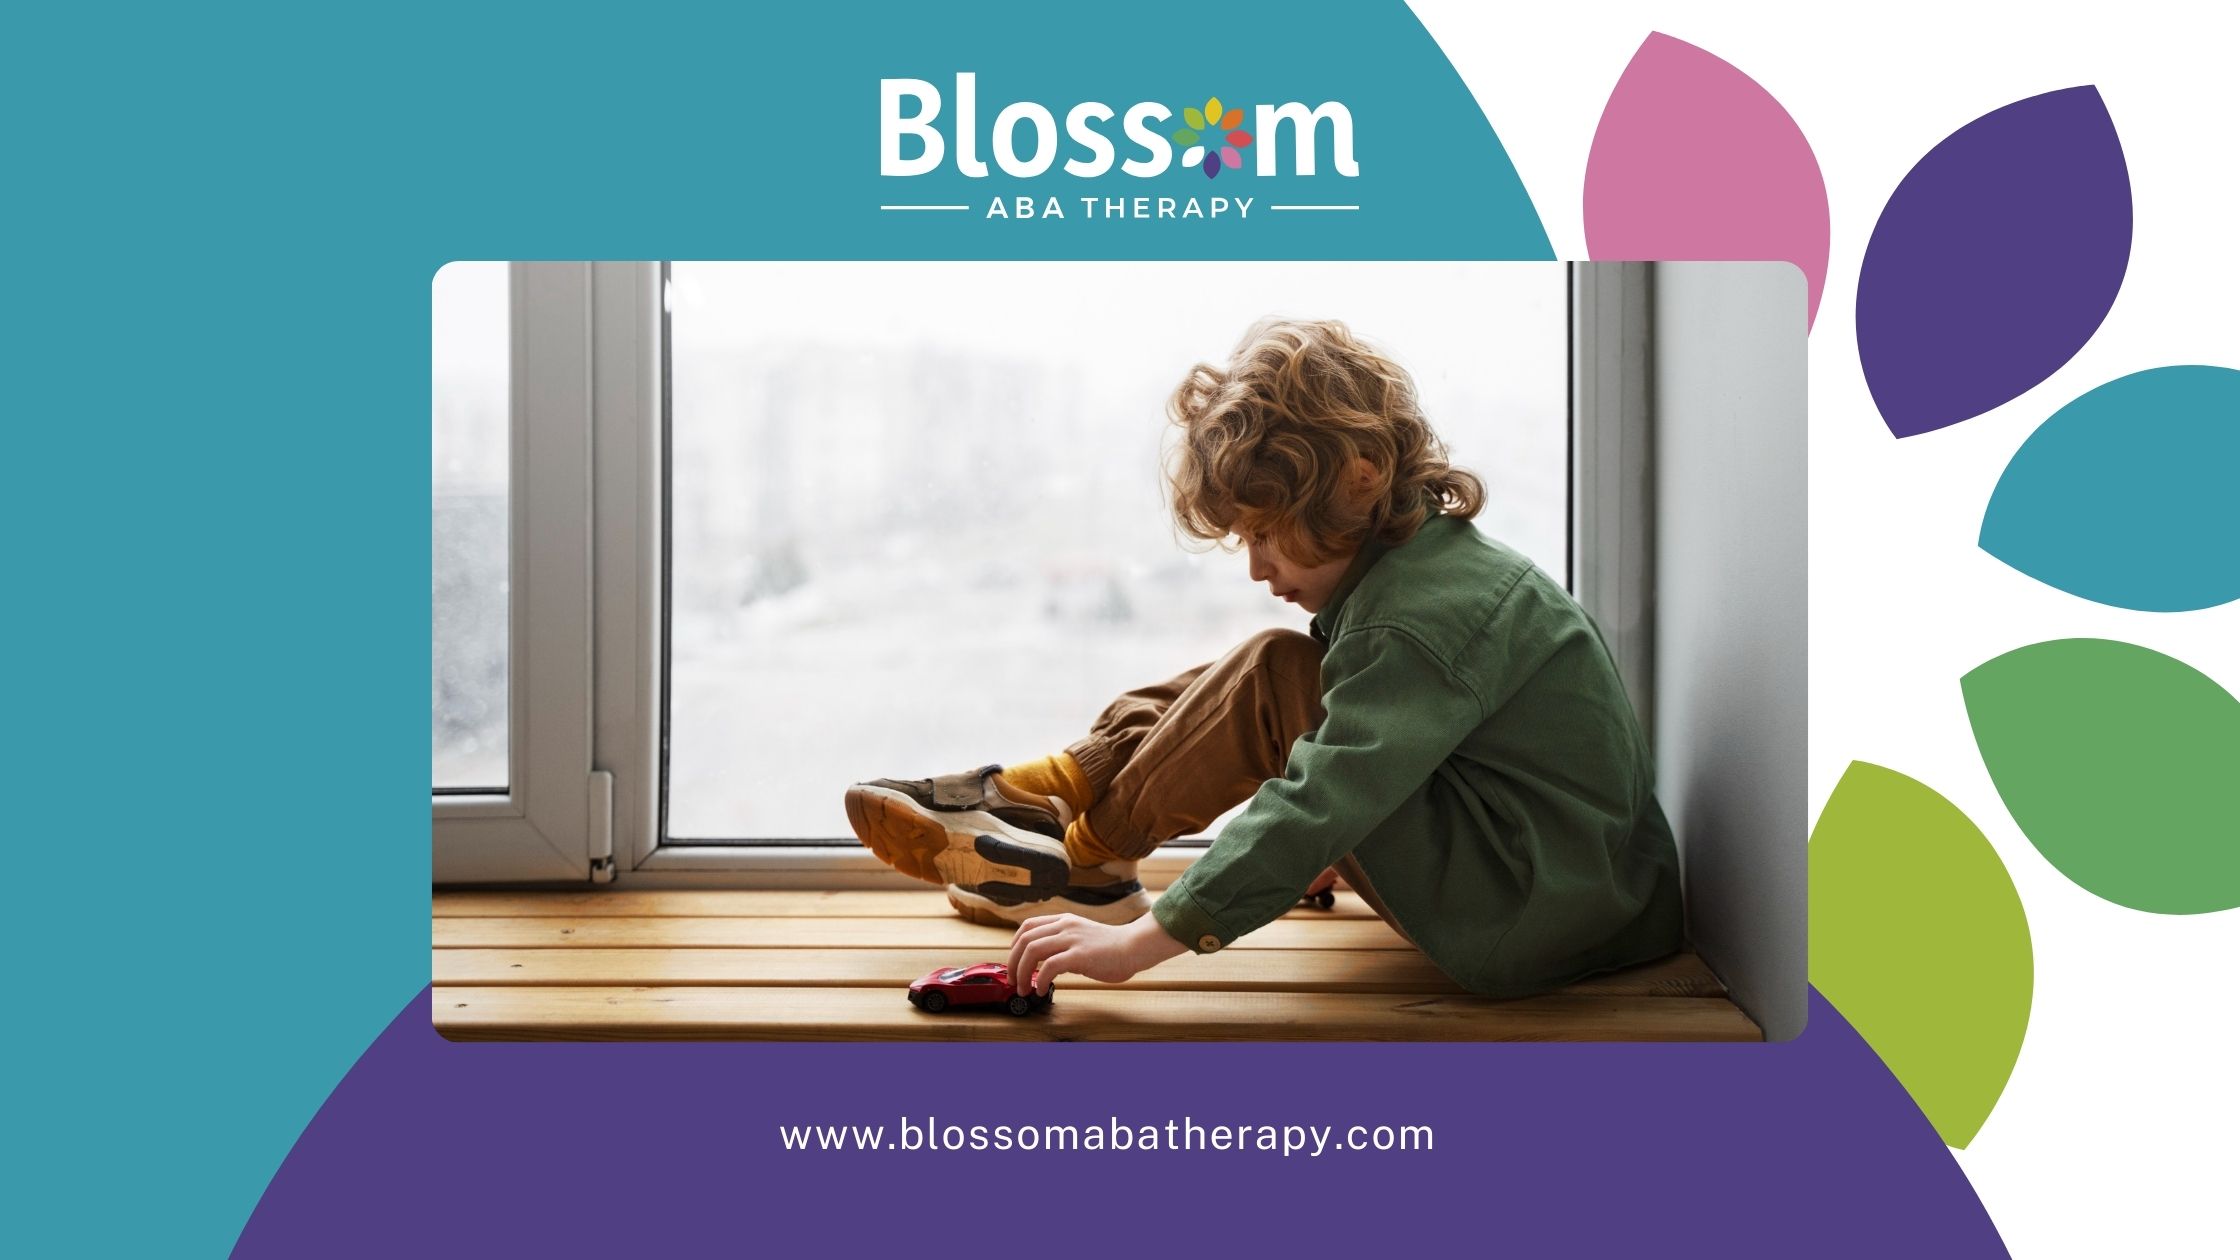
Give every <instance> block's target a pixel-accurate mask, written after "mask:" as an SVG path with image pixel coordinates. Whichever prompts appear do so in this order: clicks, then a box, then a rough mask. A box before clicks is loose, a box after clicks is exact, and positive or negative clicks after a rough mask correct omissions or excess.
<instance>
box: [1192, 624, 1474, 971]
mask: <svg viewBox="0 0 2240 1260" xmlns="http://www.w3.org/2000/svg"><path fill="white" fill-rule="evenodd" d="M1323 677H1324V679H1325V681H1326V682H1327V683H1328V684H1329V691H1328V692H1327V693H1326V694H1325V695H1324V697H1323V708H1324V717H1323V721H1322V725H1321V726H1320V727H1318V728H1317V729H1315V730H1314V731H1311V732H1309V733H1308V734H1306V735H1304V736H1302V737H1300V739H1299V740H1298V742H1296V743H1295V744H1293V745H1292V747H1291V756H1290V759H1289V761H1288V762H1287V763H1286V764H1285V766H1284V773H1283V777H1282V778H1280V779H1270V780H1268V781H1267V782H1265V783H1263V784H1261V785H1260V790H1259V791H1258V792H1257V793H1255V794H1254V795H1253V797H1252V800H1251V802H1250V803H1249V804H1248V805H1247V806H1246V807H1245V810H1244V812H1243V813H1241V814H1239V815H1238V816H1237V818H1236V820H1235V821H1234V822H1232V823H1230V824H1229V826H1228V827H1227V828H1225V829H1224V830H1223V831H1222V833H1221V835H1220V837H1219V839H1217V840H1216V841H1215V843H1214V845H1213V847H1212V848H1211V849H1209V850H1208V851H1207V852H1206V854H1205V856H1203V857H1201V858H1199V859H1198V860H1197V861H1196V862H1193V863H1191V865H1190V868H1189V869H1188V870H1186V871H1184V872H1183V874H1182V875H1181V877H1180V878H1178V879H1176V880H1175V882H1174V884H1173V885H1172V886H1170V887H1169V888H1168V889H1167V890H1166V892H1164V893H1163V894H1161V895H1160V897H1159V900H1158V901H1157V903H1155V904H1154V905H1153V906H1152V914H1153V916H1155V917H1156V918H1157V919H1158V920H1159V922H1160V924H1161V925H1162V926H1164V927H1165V928H1166V930H1167V933H1168V935H1170V936H1172V937H1174V938H1175V940H1176V941H1178V942H1180V943H1181V944H1182V945H1184V946H1185V947H1187V948H1189V949H1193V950H1196V951H1198V952H1200V953H1206V952H1210V951H1212V950H1216V949H1220V948H1221V947H1223V946H1225V945H1227V944H1228V943H1229V942H1231V941H1233V940H1235V939H1236V938H1237V937H1240V936H1243V935H1244V934H1246V933H1247V932H1250V931H1252V930H1254V929H1255V928H1258V927H1260V926H1261V925H1262V924H1265V923H1267V922H1269V921H1270V920H1272V919H1274V918H1275V917H1276V916H1278V915H1280V914H1282V913H1283V912H1284V911H1286V910H1288V909H1290V908H1291V906H1292V905H1293V903H1295V902H1297V901H1298V899H1299V894H1300V892H1301V890H1303V889H1305V888H1306V887H1308V885H1309V884H1311V883H1312V882H1313V880H1314V878H1315V877H1316V876H1317V875H1318V874H1320V873H1321V872H1322V870H1323V869H1324V868H1325V867H1328V866H1330V865H1332V864H1333V863H1335V862H1336V861H1337V860H1338V859H1340V858H1342V857H1344V856H1345V855H1347V854H1349V853H1351V852H1353V850H1354V849H1355V847H1356V846H1358V845H1359V844H1360V843H1361V840H1362V838H1363V837H1364V836H1366V835H1368V834H1369V832H1370V831H1371V830H1372V829H1374V828H1375V827H1376V825H1377V824H1378V823H1381V822H1383V821H1384V820H1385V819H1386V818H1388V817H1390V816H1391V814H1392V811H1393V810H1395V809H1397V808H1399V806H1400V803H1401V802H1402V801H1403V800H1405V799H1407V797H1408V796H1409V795H1410V794H1412V793H1414V792H1416V791H1418V790H1420V789H1421V788H1422V787H1423V785H1424V783H1425V782H1427V781H1428V780H1429V779H1430V778H1431V776H1432V774H1433V773H1434V772H1435V771H1436V770H1437V769H1438V767H1439V764H1440V763H1441V762H1443V761H1445V760H1446V759H1447V758H1448V757H1450V756H1452V755H1453V753H1454V750H1455V748H1456V746H1457V745H1459V744H1460V743H1461V742H1462V741H1463V739H1465V738H1466V737H1467V736H1468V735H1469V734H1470V732H1471V731H1473V730H1475V729H1476V728H1477V726H1478V725H1479V724H1480V723H1481V722H1483V721H1484V720H1485V716H1486V713H1487V709H1486V706H1485V705H1484V704H1483V703H1482V701H1481V700H1480V698H1479V694H1478V692H1477V691H1476V690H1475V689H1473V688H1472V687H1471V685H1470V684H1469V683H1468V682H1467V681H1466V680H1465V679H1462V678H1459V677H1457V676H1456V675H1455V674H1454V673H1453V672H1451V671H1450V670H1448V669H1447V668H1446V666H1445V665H1443V664H1442V663H1441V662H1440V661H1439V660H1438V659H1436V658H1435V657H1433V656H1432V654H1431V653H1430V652H1429V651H1428V650H1427V649H1425V648H1424V647H1423V645H1422V643H1421V641H1420V640H1418V639H1417V638H1416V637H1415V636H1414V635H1412V634H1410V633H1408V632H1407V631H1405V630H1401V629H1398V628H1395V627H1389V626H1366V627H1361V628H1359V629H1356V630H1353V631H1351V632H1349V633H1346V634H1343V635H1341V636H1339V638H1338V639H1337V640H1336V641H1335V642H1333V643H1332V644H1331V645H1330V648H1329V651H1328V653H1327V655H1325V657H1324V658H1323Z"/></svg>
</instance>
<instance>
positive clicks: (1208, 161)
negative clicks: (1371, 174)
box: [879, 71, 1361, 220]
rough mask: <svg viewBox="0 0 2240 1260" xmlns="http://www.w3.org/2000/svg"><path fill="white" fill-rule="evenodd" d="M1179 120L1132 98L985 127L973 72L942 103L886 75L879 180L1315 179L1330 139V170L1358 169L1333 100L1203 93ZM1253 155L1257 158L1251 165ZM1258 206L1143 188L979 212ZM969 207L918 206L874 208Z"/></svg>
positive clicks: (1227, 212)
mask: <svg viewBox="0 0 2240 1260" xmlns="http://www.w3.org/2000/svg"><path fill="white" fill-rule="evenodd" d="M1180 115H1181V116H1180V119H1179V122H1180V124H1181V125H1179V126H1175V127H1173V128H1172V129H1171V130H1170V129H1168V128H1167V127H1166V126H1164V124H1169V123H1173V122H1176V121H1178V120H1177V118H1176V111H1175V110H1172V109H1170V108H1169V107H1168V106H1166V105H1165V104H1163V103H1161V102H1158V101H1138V102H1136V103H1134V104H1132V105H1129V106H1127V107H1126V108H1125V109H1115V108H1114V107H1113V106H1111V105H1109V104H1107V103H1105V102H1103V101H1093V100H1092V101H1082V102H1080V103H1078V104H1075V105H1073V106H1071V107H1070V108H1067V109H1066V111H1065V114H1064V121H1063V126H1062V128H1061V125H1060V120H1059V115H1058V113H1057V112H1056V111H1055V110H1053V109H1052V108H1050V107H1049V106H1047V105H1044V104H1041V103H1040V102H1037V101H1015V102H1012V103H1011V104H1008V105H1005V106H1004V107H1003V108H1002V109H1000V110H998V111H997V112H996V114H995V117H994V120H993V121H992V122H991V123H989V124H987V126H986V127H985V129H984V130H983V127H982V125H981V123H980V104H979V76H978V75H976V74H974V73H973V72H971V71H963V72H960V73H958V74H957V75H956V76H955V78H954V80H953V82H952V84H951V91H950V93H949V94H948V96H947V97H946V98H945V97H944V95H943V93H942V91H941V89H940V87H938V86H936V85H935V84H933V83H932V82H930V81H928V80H925V79H881V80H880V81H879V174H880V175H881V176H882V177H888V178H895V179H909V178H913V177H916V176H922V175H932V174H936V173H952V174H955V175H961V176H963V177H965V178H967V179H989V178H994V177H997V176H999V175H1000V176H1004V177H1008V178H1010V179H1015V180H1034V179H1042V178H1045V177H1051V176H1055V175H1061V174H1062V175H1069V176H1072V177H1074V178H1076V179H1098V178H1101V177H1104V176H1107V175H1110V174H1112V173H1114V172H1115V171H1116V170H1117V171H1118V173H1120V174H1123V175H1128V176H1132V177H1134V178H1136V179H1141V180H1146V181H1149V180H1156V179H1159V178H1161V177H1164V176H1169V175H1171V174H1173V173H1176V172H1187V173H1189V174H1192V175H1198V176H1201V177H1202V178H1204V179H1207V180H1211V179H1214V178H1215V177H1217V176H1219V175H1222V174H1224V173H1230V174H1232V175H1241V174H1246V173H1251V174H1256V175H1261V176H1275V175H1282V174H1287V173H1288V174H1290V175H1294V176H1313V175H1316V174H1318V173H1319V166H1318V160H1319V158H1320V155H1321V150H1322V147H1323V145H1324V143H1325V142H1324V140H1323V137H1324V136H1327V137H1328V140H1327V146H1328V156H1329V173H1331V174H1334V175H1337V176H1340V177H1343V178H1349V179H1350V178H1353V177H1355V176H1358V175H1359V174H1360V173H1361V167H1360V164H1359V163H1358V162H1357V161H1356V160H1355V159H1354V152H1353V113H1352V111H1351V110H1349V109H1347V108H1346V106H1345V105H1344V104H1343V103H1341V102H1338V101H1323V102H1321V103H1320V104H1317V105H1312V106H1310V105H1308V104H1306V103H1304V102H1301V101H1285V102H1282V103H1280V104H1263V105H1254V106H1250V107H1249V108H1248V107H1245V106H1238V105H1224V104H1223V103H1222V100H1221V98H1220V97H1219V96H1210V97H1208V98H1207V99H1206V100H1205V101H1204V102H1203V103H1202V104H1192V105H1187V106H1185V107H1183V108H1182V110H1181V111H1180ZM1248 123H1249V124H1250V125H1249V126H1248V125H1247V124H1248ZM1061 131H1062V136H1061ZM1286 139H1288V140H1289V143H1288V144H1286V143H1285V140H1286ZM983 146H984V147H983ZM1061 150H1063V152H1061ZM983 153H985V154H986V155H987V156H986V157H983V156H982V154H983ZM1248 156H1249V157H1251V158H1252V161H1251V162H1250V163H1249V164H1248V162H1247V160H1246V159H1247V157H1248ZM1061 157H1062V158H1063V161H1061V160H1060V159H1061ZM1287 158H1288V161H1286V159H1287ZM990 159H992V165H991V161H990ZM1200 186H1201V187H1202V186H1203V185H1200ZM1226 191H1227V189H1224V192H1226ZM1254 200H1255V199H1254V198H1253V197H1250V196H1227V195H1224V196H1216V197H1204V198H1201V197H1198V196H1173V195H1158V194H1156V193H1152V192H1149V191H1146V192H1145V193H1143V194H1142V195H1134V194H1132V193H1131V194H1128V195H1102V196H1096V195H1079V194H1076V195H1072V196H1059V195H1056V194H1053V193H1050V192H1048V191H1046V190H1037V193H1035V194H1019V193H1016V192H1012V191H1009V190H1007V191H1006V192H1000V193H994V194H992V195H991V196H990V199H989V201H988V203H987V205H986V210H985V213H984V214H983V216H982V217H984V218H990V219H1052V218H1054V219H1063V218H1067V217H1069V215H1071V216H1073V217H1081V218H1091V219H1096V218H1108V219H1123V218H1137V219H1148V218H1173V219H1192V218H1204V219H1214V218H1236V219H1240V220H1241V219H1245V218H1248V217H1249V216H1250V215H1251V212H1252V208H1253V203H1254ZM972 208H973V207H971V206H967V205H918V204H910V205H904V204H894V205H885V206H882V207H881V209H885V210H970V209H972ZM1272 208H1274V209H1348V210H1350V209H1353V208H1354V207H1352V206H1311V207H1309V206H1298V207H1290V206H1279V207H1272Z"/></svg>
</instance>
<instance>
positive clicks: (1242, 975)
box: [434, 949, 1726, 998]
mask: <svg viewBox="0 0 2240 1260" xmlns="http://www.w3.org/2000/svg"><path fill="white" fill-rule="evenodd" d="M960 961H963V960H961V959H959V958H958V956H957V955H956V953H955V952H954V951H949V950H939V949H439V950H436V951H434V969H435V970H434V974H435V982H436V983H437V984H439V985H575V986H616V985H622V986H628V985H647V986H651V985H771V986H779V987H785V986H793V987H806V986H812V985H837V986H842V987H851V988H884V989H897V990H899V989H902V988H904V987H905V986H907V985H908V984H909V983H910V982H911V981H912V980H915V979H917V978H918V977H919V976H922V975H924V974H926V973H927V972H929V971H932V970H933V969H935V968H936V967H953V966H955V965H956V964H957V963H958V962H960ZM1061 984H1062V985H1063V986H1064V987H1065V988H1067V989H1069V990H1070V989H1076V988H1107V987H1111V986H1107V985H1103V984H1101V983H1099V982H1098V981H1095V980H1090V979H1087V978H1086V977H1081V976H1068V977H1066V978H1065V979H1064V980H1063V981H1061ZM1125 987H1127V988H1130V989H1146V990H1216V991H1228V992H1305V993H1461V992H1463V989H1462V988H1461V987H1460V986H1459V985H1457V984H1455V983H1454V982H1453V981H1452V980H1449V979H1448V978H1447V977H1446V975H1445V974H1444V973H1442V972H1441V971H1440V970H1439V969H1438V968H1437V967H1435V966H1433V965H1432V963H1431V960H1430V959H1428V958H1426V957H1424V956H1423V955H1422V954H1419V953H1414V952H1404V951H1400V950H1387V949H1374V950H1361V951H1349V950H1322V949H1292V950H1272V949H1225V950H1222V951H1221V952H1220V953H1217V954H1204V955H1185V956H1183V957H1181V958H1177V959H1174V960H1172V961H1170V962H1165V963H1161V964H1160V965H1158V966H1157V967H1154V968H1152V969H1151V970H1149V971H1146V972H1144V973H1143V974H1141V975H1139V976H1137V977H1135V978H1134V979H1132V980H1129V981H1127V982H1126V986H1125ZM1564 992H1566V993H1571V994H1575V995H1593V994H1600V995H1603V996H1609V997H1694V998H1718V997H1724V996H1725V995H1726V989H1725V987H1724V986H1723V985H1721V984H1720V983H1719V980H1718V977H1716V976H1714V975H1712V974H1711V970H1710V969H1709V968H1708V967H1705V966H1704V965H1703V962H1702V960H1700V959H1698V958H1697V957H1695V955H1693V954H1675V955H1674V956H1672V957H1671V958H1666V959H1662V960H1660V961H1657V962H1653V963H1650V964H1648V965H1646V966H1641V967H1633V968H1629V969H1627V970H1625V971H1620V972H1613V973H1611V974H1609V975H1604V976H1596V977H1593V978H1590V979H1587V980H1583V981H1581V982H1579V983H1578V984H1575V985H1572V986H1570V987H1569V988H1567V989H1565V990H1564Z"/></svg>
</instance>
